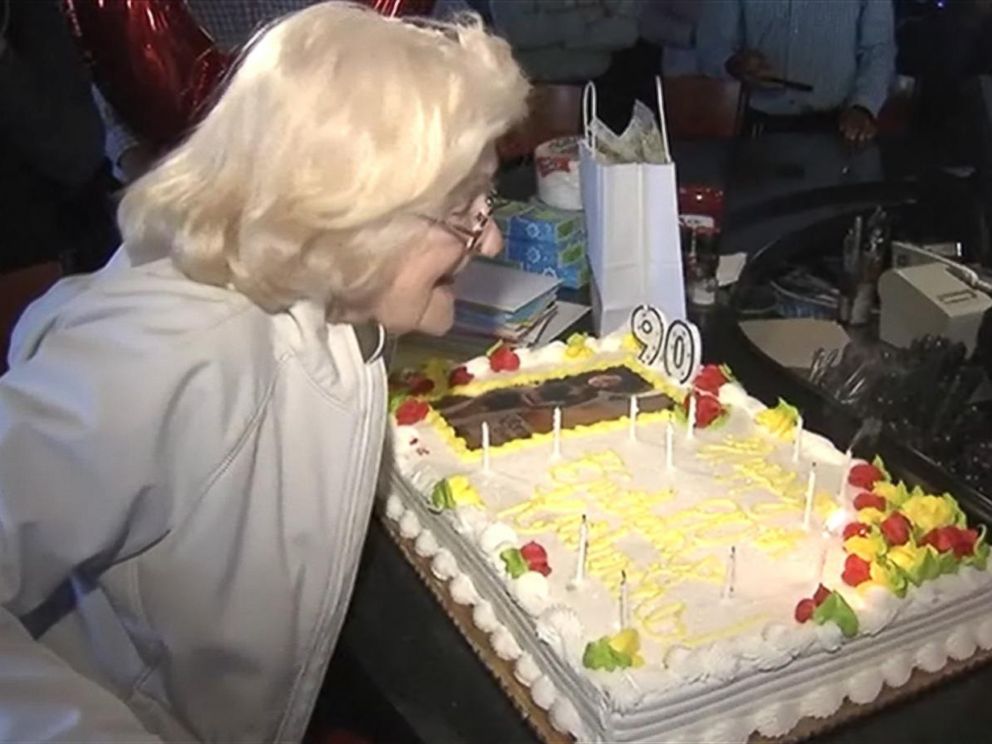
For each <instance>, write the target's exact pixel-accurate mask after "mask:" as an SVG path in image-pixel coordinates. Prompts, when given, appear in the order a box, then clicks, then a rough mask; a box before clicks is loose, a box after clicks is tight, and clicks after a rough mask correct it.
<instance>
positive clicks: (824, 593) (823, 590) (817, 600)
mask: <svg viewBox="0 0 992 744" xmlns="http://www.w3.org/2000/svg"><path fill="white" fill-rule="evenodd" d="M831 593H832V592H831V591H830V590H829V589H827V587H825V586H824V585H823V584H820V585H819V586H818V587H816V593H815V594H814V595H813V603H814V604H815V605H816V606H817V607H819V606H820V605H821V604H823V603H824V602H825V601H826V600H827V597H829V596H830V595H831Z"/></svg>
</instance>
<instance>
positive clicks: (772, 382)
mask: <svg viewBox="0 0 992 744" xmlns="http://www.w3.org/2000/svg"><path fill="white" fill-rule="evenodd" d="M673 149H674V151H675V154H676V163H677V165H678V169H679V173H680V181H682V182H687V183H688V182H692V183H704V184H708V185H719V186H722V187H724V188H725V189H726V190H727V218H726V222H725V234H724V246H723V249H724V251H725V252H734V251H737V250H745V251H747V252H749V253H754V252H757V251H759V250H760V249H761V248H762V247H763V246H764V245H766V244H767V243H768V242H769V241H771V240H772V239H774V238H776V237H778V236H780V235H782V234H783V233H785V232H788V231H791V230H795V229H798V228H799V227H802V226H804V225H809V224H811V223H813V222H815V221H817V220H820V219H823V218H825V217H829V216H833V215H836V214H838V213H840V212H843V211H845V210H850V209H853V208H856V207H858V206H860V205H863V204H870V203H880V202H881V203H897V202H900V201H905V200H907V199H912V198H915V197H914V194H915V188H916V186H915V174H917V173H918V172H919V169H918V168H916V167H915V166H914V163H913V158H912V153H911V152H907V150H906V145H905V143H892V144H891V145H886V144H884V143H883V146H882V147H872V148H868V149H867V150H865V151H863V152H860V153H856V154H854V155H851V154H849V153H847V151H846V150H844V148H843V146H842V145H841V144H840V143H839V142H838V141H837V140H835V139H834V138H832V137H829V136H822V137H821V136H818V135H806V136H792V135H782V136H778V137H769V138H766V139H765V140H759V141H757V142H747V143H738V144H736V145H731V144H728V143H685V144H681V143H676V145H675V146H674V148H673ZM900 153H901V154H900ZM838 166H839V167H838ZM531 178H532V177H531ZM527 179H528V174H527V173H525V172H517V173H511V174H509V176H508V177H507V178H506V179H504V182H505V184H508V185H509V188H508V189H506V190H508V191H509V192H510V195H513V196H517V195H519V194H520V193H521V192H522V191H523V190H524V189H526V188H527V186H526V184H527ZM531 184H532V180H531ZM530 188H531V189H532V188H533V186H532V185H531V187H530ZM514 192H516V193H514ZM698 322H699V324H700V327H701V330H702V332H703V338H704V353H705V355H706V357H708V358H711V359H713V360H721V361H723V360H728V361H731V362H732V365H733V367H734V370H735V372H736V373H737V374H738V376H739V377H740V378H741V380H742V381H743V382H744V384H745V385H746V386H748V388H749V389H750V390H752V392H753V393H754V394H756V395H757V396H758V397H762V398H771V397H772V396H774V395H784V396H786V397H790V399H797V402H799V404H800V405H801V406H802V408H803V410H804V415H805V417H806V419H807V421H808V422H809V423H810V425H811V428H813V429H816V430H820V431H824V432H825V433H827V434H828V435H830V436H834V437H837V439H838V441H841V440H843V439H844V438H845V437H849V436H850V435H851V433H853V430H854V429H855V428H856V426H857V422H855V421H853V420H850V419H848V418H847V417H846V416H845V415H844V413H843V412H842V411H839V410H838V409H837V408H836V406H832V405H830V403H829V401H824V400H822V399H820V398H818V393H817V392H816V391H815V390H814V389H813V388H812V387H811V386H808V385H804V384H803V383H802V382H801V381H799V380H798V379H797V378H795V377H793V376H791V375H790V374H788V373H787V372H785V371H784V370H782V369H781V368H778V369H775V368H774V364H773V363H771V362H770V361H769V360H768V359H767V358H764V357H762V356H761V355H760V354H757V353H755V352H754V350H753V349H751V348H750V347H749V345H748V344H747V343H746V342H745V341H744V340H743V337H742V336H741V334H740V332H739V329H738V328H737V326H736V321H735V319H734V318H732V317H730V316H729V311H727V310H726V309H717V310H716V311H714V312H713V313H711V314H709V315H707V316H703V317H701V318H699V319H698ZM807 411H808V412H809V413H808V414H807ZM890 449H891V448H890ZM885 450H886V448H885V447H883V454H888V455H889V459H890V460H892V461H893V462H896V463H898V464H897V466H896V467H895V468H894V469H895V470H896V471H897V472H899V471H900V470H902V471H903V472H902V473H900V474H901V475H903V476H904V477H907V478H909V479H911V480H918V481H922V482H924V483H934V482H937V483H940V482H942V481H941V479H942V477H943V476H942V474H941V473H940V472H939V471H934V470H933V469H932V468H928V465H927V464H926V463H920V462H917V461H913V460H912V459H911V458H910V459H905V458H904V457H903V455H904V453H896V452H893V451H885ZM900 466H902V467H900ZM967 510H968V511H970V512H972V515H973V516H981V517H984V518H986V519H987V518H988V517H990V516H992V514H988V513H986V510H985V509H984V508H977V509H976V508H974V507H971V508H967ZM339 648H340V650H341V654H342V655H343V656H346V657H347V658H348V659H349V660H350V662H351V663H353V664H355V665H356V666H357V668H358V671H359V673H360V674H361V676H362V677H363V678H364V679H365V680H367V682H368V683H369V684H370V686H371V687H372V688H374V689H375V691H376V692H377V694H379V695H381V696H382V698H384V699H385V701H386V702H387V703H388V705H389V706H390V708H391V709H392V710H393V711H395V713H396V714H398V716H399V718H401V719H402V721H403V722H404V723H405V727H406V728H405V733H404V734H403V737H408V738H410V739H411V740H419V741H421V742H430V743H431V744H434V743H435V742H437V743H441V742H444V743H447V742H480V743H482V742H494V743H496V742H500V743H504V742H530V741H534V736H533V734H532V733H531V731H530V729H529V728H528V727H527V725H526V724H525V723H524V722H523V720H522V719H521V717H520V716H519V714H518V713H517V712H516V710H515V709H514V708H513V707H512V705H511V704H510V703H509V701H508V700H507V699H506V697H505V696H504V694H503V693H502V691H501V690H500V689H499V688H498V687H497V685H496V684H495V683H494V682H493V680H492V678H491V677H490V675H489V673H488V671H487V670H486V669H485V667H484V666H483V665H482V664H481V663H480V662H479V661H478V659H476V657H475V655H474V654H473V652H472V651H471V649H470V648H469V647H468V645H467V643H466V642H465V641H464V640H463V639H462V637H461V636H460V634H459V633H458V631H457V630H456V629H455V627H454V626H453V625H452V623H451V622H450V621H449V620H448V618H447V617H446V616H445V614H444V613H443V611H442V610H441V609H440V607H439V606H438V605H437V604H436V601H435V600H434V598H433V596H432V595H431V594H430V593H429V592H428V591H427V589H426V588H425V587H423V586H422V584H421V583H420V580H419V579H418V578H417V576H416V575H415V574H414V572H413V570H412V569H411V568H410V567H409V566H408V565H407V564H406V562H405V560H404V558H403V557H402V556H401V555H400V553H399V552H398V551H397V550H396V548H395V547H394V546H393V544H392V542H391V541H390V540H389V538H388V537H387V536H386V535H385V533H384V530H383V528H382V527H381V526H379V525H378V524H373V527H372V529H371V531H370V534H369V537H368V540H367V543H366V549H365V555H364V558H363V562H362V567H361V571H360V574H359V580H358V584H357V586H356V589H355V593H354V597H353V599H352V605H351V609H350V611H349V615H348V620H347V622H346V624H345V628H344V630H343V632H342V635H341V640H340V646H339ZM989 689H992V668H989V669H985V670H983V671H978V672H974V673H971V674H969V675H967V676H964V677H962V678H960V679H956V680H954V681H951V682H948V683H947V684H944V685H942V686H941V687H939V688H938V689H936V690H933V691H930V692H927V693H925V694H922V695H920V696H919V697H917V698H915V699H913V700H911V701H907V702H904V703H900V704H898V705H896V706H893V707H891V708H888V709H886V710H884V711H882V712H880V713H877V714H875V715H872V716H871V717H868V718H865V719H861V720H859V721H857V722H855V723H852V724H849V725H847V726H845V727H843V728H841V729H837V730H835V731H833V732H828V733H826V734H824V735H822V736H821V737H819V738H818V739H817V740H818V741H822V742H825V743H826V742H830V743H835V744H841V743H842V742H843V743H845V744H846V743H848V742H888V741H900V742H945V741H979V740H985V739H987V738H988V734H987V732H988V730H989V729H990V728H992V706H989V705H987V703H986V697H987V691H988V690H989ZM396 736H397V735H393V737H392V738H396Z"/></svg>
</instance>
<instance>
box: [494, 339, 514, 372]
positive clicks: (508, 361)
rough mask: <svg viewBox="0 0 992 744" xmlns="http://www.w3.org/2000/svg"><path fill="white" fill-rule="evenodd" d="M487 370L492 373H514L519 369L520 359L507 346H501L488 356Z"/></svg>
mask: <svg viewBox="0 0 992 744" xmlns="http://www.w3.org/2000/svg"><path fill="white" fill-rule="evenodd" d="M489 368H490V369H491V370H492V371H493V372H515V371H517V370H518V369H520V357H519V356H517V353H516V352H515V351H514V350H513V349H511V348H510V347H509V346H506V345H505V344H504V345H501V346H500V347H499V348H497V349H495V350H494V351H493V352H492V353H491V354H490V355H489Z"/></svg>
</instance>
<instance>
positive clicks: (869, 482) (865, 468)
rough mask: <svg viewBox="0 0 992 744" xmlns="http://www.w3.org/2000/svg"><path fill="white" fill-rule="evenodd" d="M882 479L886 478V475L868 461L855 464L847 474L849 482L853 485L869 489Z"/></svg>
mask: <svg viewBox="0 0 992 744" xmlns="http://www.w3.org/2000/svg"><path fill="white" fill-rule="evenodd" d="M880 480H885V475H884V474H883V473H882V471H881V470H879V469H878V468H876V467H875V466H874V465H869V464H868V463H866V462H863V463H861V464H860V465H855V466H854V467H853V468H851V472H850V473H849V474H848V476H847V482H848V483H850V484H851V485H852V486H854V487H855V488H864V489H866V490H869V491H870V490H871V489H872V487H873V486H874V485H875V484H876V483H877V482H878V481H880Z"/></svg>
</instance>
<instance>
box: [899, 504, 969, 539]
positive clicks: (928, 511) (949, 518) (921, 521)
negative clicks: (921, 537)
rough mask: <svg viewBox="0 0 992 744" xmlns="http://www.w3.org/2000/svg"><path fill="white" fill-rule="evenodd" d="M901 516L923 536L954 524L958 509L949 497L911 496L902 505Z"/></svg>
mask: <svg viewBox="0 0 992 744" xmlns="http://www.w3.org/2000/svg"><path fill="white" fill-rule="evenodd" d="M900 511H902V513H903V514H905V515H906V517H907V518H908V519H909V521H910V522H912V523H913V526H914V527H916V528H918V529H919V530H920V531H921V532H923V533H924V534H925V533H927V532H929V531H930V530H932V529H936V528H937V527H946V526H948V525H951V524H954V522H955V520H956V518H957V515H958V512H959V509H958V506H957V504H956V503H955V502H954V500H953V499H952V498H950V497H949V496H913V497H911V498H909V499H907V500H906V502H905V503H904V504H903V505H902V509H901V510H900Z"/></svg>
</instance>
